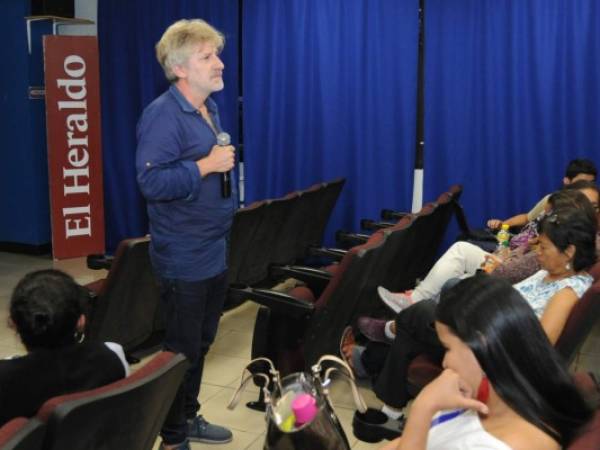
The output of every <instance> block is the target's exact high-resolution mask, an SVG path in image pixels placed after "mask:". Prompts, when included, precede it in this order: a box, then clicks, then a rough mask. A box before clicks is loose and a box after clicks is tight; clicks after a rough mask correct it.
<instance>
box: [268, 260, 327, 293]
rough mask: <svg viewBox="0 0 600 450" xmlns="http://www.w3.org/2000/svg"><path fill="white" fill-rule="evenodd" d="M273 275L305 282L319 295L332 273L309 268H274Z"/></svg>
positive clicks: (272, 269) (272, 268)
mask: <svg viewBox="0 0 600 450" xmlns="http://www.w3.org/2000/svg"><path fill="white" fill-rule="evenodd" d="M271 275H273V276H274V277H291V278H295V279H296V280H300V281H303V282H305V283H306V284H307V285H308V287H309V288H310V289H311V291H313V292H314V293H315V295H319V294H320V293H321V292H323V289H325V286H327V284H328V283H329V281H330V280H331V277H332V275H331V273H329V272H327V271H326V270H321V269H315V268H314V267H308V266H273V267H271Z"/></svg>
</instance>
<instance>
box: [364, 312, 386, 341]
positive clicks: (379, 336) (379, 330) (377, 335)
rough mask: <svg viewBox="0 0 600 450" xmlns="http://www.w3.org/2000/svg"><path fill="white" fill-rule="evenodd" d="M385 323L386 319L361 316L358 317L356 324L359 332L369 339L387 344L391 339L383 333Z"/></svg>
mask: <svg viewBox="0 0 600 450" xmlns="http://www.w3.org/2000/svg"><path fill="white" fill-rule="evenodd" d="M386 323H387V320H383V319H373V318H371V317H364V316H362V317H359V318H358V322H357V325H358V329H359V330H360V332H361V333H362V334H363V335H364V336H365V337H366V338H367V339H369V340H370V341H373V342H383V343H385V344H389V343H391V342H392V340H391V339H388V337H387V336H386V335H385V324H386Z"/></svg>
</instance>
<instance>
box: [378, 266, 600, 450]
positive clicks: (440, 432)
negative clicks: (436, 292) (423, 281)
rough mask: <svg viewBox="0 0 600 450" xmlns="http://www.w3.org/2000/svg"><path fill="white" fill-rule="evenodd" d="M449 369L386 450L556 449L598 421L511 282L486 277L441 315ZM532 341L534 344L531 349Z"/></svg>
mask: <svg viewBox="0 0 600 450" xmlns="http://www.w3.org/2000/svg"><path fill="white" fill-rule="evenodd" d="M435 330H436V332H437V336H438V337H439V340H440V341H441V343H442V345H443V347H444V349H445V356H444V359H443V364H442V365H443V367H444V371H443V372H442V374H441V375H440V376H439V377H438V378H436V379H435V380H434V381H433V382H431V383H430V384H429V385H427V386H426V387H425V388H424V389H423V390H422V391H421V392H420V393H419V395H418V396H417V398H416V399H415V401H414V403H413V405H412V407H411V411H410V415H409V417H408V420H407V423H406V426H405V428H404V433H403V435H402V437H400V438H398V439H396V440H394V441H392V442H390V443H388V444H387V445H386V446H385V447H383V449H382V450H404V449H410V450H419V449H426V448H427V449H428V450H438V449H439V450H441V449H444V450H453V449H464V448H486V449H497V450H508V449H513V450H521V449H522V450H525V449H527V450H537V449H539V450H553V449H559V448H563V447H567V446H568V445H569V443H570V442H571V441H572V440H573V439H574V438H575V437H576V436H577V433H578V431H579V430H580V429H581V427H582V426H583V425H585V424H586V423H587V422H588V421H589V420H590V419H591V417H592V411H591V410H590V408H589V407H588V406H587V405H586V403H585V401H584V399H583V397H582V395H581V394H580V393H579V391H578V390H577V388H576V387H575V385H574V383H573V380H572V378H571V376H570V375H569V373H568V372H567V369H566V367H565V365H564V363H563V362H562V360H561V359H560V357H559V355H558V354H557V353H556V351H555V350H554V349H553V348H552V346H551V344H550V342H549V340H548V338H547V336H546V335H545V333H544V329H543V328H542V327H541V326H540V322H539V321H538V320H537V317H536V315H535V314H534V313H533V311H532V309H531V308H530V307H529V305H528V303H527V302H526V301H525V300H524V299H523V297H522V296H521V295H520V294H519V292H518V291H517V290H516V289H514V288H513V287H511V285H510V283H508V282H507V281H506V280H501V279H497V278H495V277H491V276H489V275H485V274H481V275H476V276H475V277H472V278H468V279H465V280H463V281H461V282H459V283H458V284H457V285H455V286H454V287H453V288H451V289H449V290H446V291H445V292H444V293H443V294H442V295H441V298H440V302H439V304H438V306H437V308H436V311H435ZM524 342H525V343H526V345H524Z"/></svg>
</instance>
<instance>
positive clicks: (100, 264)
mask: <svg viewBox="0 0 600 450" xmlns="http://www.w3.org/2000/svg"><path fill="white" fill-rule="evenodd" d="M114 259H115V258H114V257H113V256H110V255H100V254H95V255H88V256H87V258H86V263H87V266H88V269H92V270H101V269H106V270H110V267H111V266H112V263H113V261H114Z"/></svg>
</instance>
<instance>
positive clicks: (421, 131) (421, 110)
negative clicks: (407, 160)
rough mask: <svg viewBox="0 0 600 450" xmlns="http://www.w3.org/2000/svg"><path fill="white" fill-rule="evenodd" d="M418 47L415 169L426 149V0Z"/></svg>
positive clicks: (422, 4) (419, 166) (421, 6)
mask: <svg viewBox="0 0 600 450" xmlns="http://www.w3.org/2000/svg"><path fill="white" fill-rule="evenodd" d="M418 49H419V50H418V62H417V134H416V147H415V169H423V152H424V150H425V87H424V84H425V0H419V43H418Z"/></svg>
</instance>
